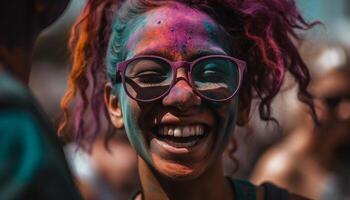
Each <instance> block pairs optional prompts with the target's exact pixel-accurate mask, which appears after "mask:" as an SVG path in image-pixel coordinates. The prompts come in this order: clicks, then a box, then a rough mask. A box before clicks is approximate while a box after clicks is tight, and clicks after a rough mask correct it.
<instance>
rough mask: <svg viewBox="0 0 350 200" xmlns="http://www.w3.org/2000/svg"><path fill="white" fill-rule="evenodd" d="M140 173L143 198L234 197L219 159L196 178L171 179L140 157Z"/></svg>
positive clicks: (208, 198)
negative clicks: (153, 168)
mask: <svg viewBox="0 0 350 200" xmlns="http://www.w3.org/2000/svg"><path fill="white" fill-rule="evenodd" d="M138 166H139V173H140V179H141V185H142V189H143V191H142V192H143V194H142V196H143V198H144V199H145V200H149V199H207V200H214V199H233V196H234V195H233V190H232V189H231V186H230V183H229V182H228V181H227V179H226V178H225V176H224V174H223V169H222V162H221V160H220V159H219V160H218V161H217V163H214V164H213V165H212V166H211V167H209V168H208V169H207V170H206V172H204V174H202V175H201V176H200V177H198V178H196V179H194V180H181V181H179V180H171V179H169V178H166V177H164V176H162V175H159V174H158V173H156V172H154V171H152V170H151V168H150V166H149V165H148V164H147V163H146V162H145V161H144V160H143V159H141V158H139V163H138Z"/></svg>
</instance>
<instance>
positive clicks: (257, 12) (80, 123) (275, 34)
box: [59, 0, 316, 146]
mask: <svg viewBox="0 0 350 200" xmlns="http://www.w3.org/2000/svg"><path fill="white" fill-rule="evenodd" d="M122 2H124V1H116V0H88V1H87V4H86V6H85V9H84V10H83V12H82V14H81V15H80V17H79V19H78V20H77V22H76V24H75V25H74V28H73V30H72V33H71V40H70V48H71V50H72V61H73V64H72V70H71V73H70V75H69V81H68V89H67V91H66V93H65V95H64V97H63V99H62V101H61V107H62V109H63V111H64V118H63V121H62V123H61V125H60V128H59V133H60V134H62V133H63V129H64V128H66V127H67V126H69V125H73V126H74V131H73V132H74V135H75V137H76V141H77V142H78V143H79V144H80V145H82V146H83V145H84V144H90V142H92V141H93V140H94V138H95V137H96V135H97V134H98V133H100V132H101V130H102V127H101V121H104V120H106V119H101V114H104V116H106V117H107V114H106V108H105V107H104V105H103V85H104V84H105V82H106V81H107V77H106V65H105V62H104V60H105V56H106V51H107V46H108V38H109V37H110V34H111V26H112V21H113V16H115V15H114V14H113V10H116V8H118V7H119V6H120V5H121V3H122ZM164 2H166V1H159V0H158V1H154V0H153V1H150V0H138V1H137V0H130V1H127V3H130V4H133V5H135V6H140V5H144V6H150V5H153V6H154V5H157V4H160V3H164ZM178 2H182V3H184V4H187V5H189V6H191V7H193V8H195V9H199V10H202V11H204V12H206V13H207V14H209V15H210V16H212V17H213V18H214V19H215V20H216V21H217V22H219V23H220V24H221V25H222V26H224V27H225V28H226V30H227V31H228V32H229V33H230V34H231V35H232V38H233V40H234V44H232V46H233V47H235V49H238V50H236V51H235V55H234V56H237V57H239V58H241V59H243V60H245V61H246V62H247V65H248V73H247V74H246V75H245V78H244V81H243V86H242V88H241V92H240V98H241V102H242V104H243V105H245V104H246V105H247V106H248V104H250V102H249V101H248V99H249V98H250V97H252V96H255V95H256V96H257V97H258V99H259V114H260V117H261V119H263V120H275V119H274V118H273V117H272V116H271V102H272V100H273V98H274V97H275V96H276V94H277V93H278V92H279V90H280V88H281V85H282V83H283V80H284V77H285V73H286V72H287V71H289V72H290V73H291V74H292V76H293V77H294V79H295V80H296V82H297V84H298V86H299V93H298V97H299V99H300V100H301V101H302V102H304V103H306V104H307V105H308V106H309V107H310V109H311V111H312V116H313V117H315V112H314V107H313V102H312V97H311V95H310V94H309V93H308V92H307V90H306V88H307V85H308V83H309V81H310V77H309V73H308V70H307V68H306V66H305V64H304V63H303V61H302V59H301V58H300V55H299V53H298V51H297V48H296V47H295V44H294V42H295V41H299V39H301V38H299V36H298V34H297V33H296V32H295V30H297V29H299V30H305V29H309V28H311V27H312V26H314V25H315V23H310V24H309V23H307V22H305V21H304V19H303V18H302V17H301V15H300V13H299V12H298V10H297V8H296V6H295V3H294V1H292V0H264V1H262V0H216V1H214V0H212V1H209V0H207V1H206V0H204V1H203V0H200V1H199V0H192V1H187V0H179V1H178ZM109 78H111V77H109ZM73 101H74V103H72V102H73ZM71 104H73V105H71ZM107 118H108V117H107ZM314 119H316V118H314ZM107 120H108V121H109V119H107ZM111 127H112V126H111V125H110V123H109V124H108V129H109V130H112V129H111Z"/></svg>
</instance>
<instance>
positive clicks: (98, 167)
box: [65, 132, 139, 200]
mask: <svg viewBox="0 0 350 200" xmlns="http://www.w3.org/2000/svg"><path fill="white" fill-rule="evenodd" d="M106 137H107V135H106V134H101V135H99V136H98V138H97V139H96V141H95V143H94V144H93V146H92V147H91V153H90V154H89V153H88V152H87V151H85V150H83V149H77V145H76V144H74V143H73V144H70V145H68V146H67V148H66V149H65V152H66V155H67V157H68V161H69V163H70V166H71V168H72V171H73V173H74V175H75V176H76V178H77V183H78V187H79V189H80V192H81V194H82V196H83V198H84V199H85V200H95V199H96V200H97V199H103V200H112V199H118V200H122V199H128V198H129V197H130V196H131V195H132V193H133V192H134V191H135V190H136V188H138V187H139V183H138V182H139V179H138V173H137V155H136V152H135V150H134V149H133V148H132V147H131V145H130V143H129V141H128V139H127V137H126V134H125V133H122V132H118V133H116V134H113V135H111V137H109V138H108V141H106V139H107V138H106ZM106 142H107V143H106Z"/></svg>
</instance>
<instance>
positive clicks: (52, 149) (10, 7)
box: [0, 0, 80, 200]
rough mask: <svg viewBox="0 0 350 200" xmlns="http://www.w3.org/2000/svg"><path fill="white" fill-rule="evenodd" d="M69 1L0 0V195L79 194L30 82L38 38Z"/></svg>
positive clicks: (58, 196)
mask: <svg viewBox="0 0 350 200" xmlns="http://www.w3.org/2000/svg"><path fill="white" fill-rule="evenodd" d="M67 4H68V0H55V1H42V0H31V1H28V0H13V1H1V2H0V133H1V134H0V199H4V200H7V199H80V195H79V193H78V191H77V190H76V187H75V185H74V182H73V179H72V178H71V174H70V172H69V169H68V166H67V163H66V161H65V157H64V154H63V151H62V149H61V146H60V144H59V142H58V140H57V138H56V136H55V131H54V129H53V127H52V126H51V124H50V121H49V118H48V117H47V116H46V115H45V114H44V113H43V111H42V109H41V107H40V106H39V104H38V103H37V102H36V100H35V98H34V97H33V96H32V94H31V92H30V91H29V89H28V87H27V84H28V79H29V73H30V68H31V56H32V50H33V46H34V42H35V40H36V38H37V36H38V35H39V33H40V31H41V30H43V29H44V28H46V27H47V26H49V25H50V24H52V23H53V22H54V21H55V20H56V19H57V18H58V17H59V16H60V15H61V14H62V12H63V11H64V9H65V8H66V6H67Z"/></svg>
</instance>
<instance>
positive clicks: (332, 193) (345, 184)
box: [252, 45, 350, 200]
mask: <svg viewBox="0 0 350 200" xmlns="http://www.w3.org/2000/svg"><path fill="white" fill-rule="evenodd" d="M309 50H310V49H309ZM309 50H308V51H309ZM348 58H349V57H348V56H347V53H346V49H345V48H344V47H342V46H338V45H333V46H326V47H323V48H322V50H321V51H319V53H317V55H316V56H315V55H311V57H309V58H306V59H307V61H309V63H310V64H311V65H310V66H311V67H313V70H314V73H313V74H314V80H313V81H312V84H311V85H310V91H311V92H312V94H313V95H314V96H315V105H316V112H317V116H318V118H319V120H320V126H319V127H317V126H315V125H314V123H313V121H312V120H311V119H309V118H308V116H307V115H306V113H305V110H301V111H300V118H299V119H293V120H298V121H300V122H301V123H300V124H299V126H298V127H297V129H296V130H294V131H293V132H292V133H290V134H289V135H288V136H287V137H286V138H285V139H284V140H283V141H282V142H281V143H279V144H277V145H276V146H275V147H273V148H272V149H270V150H269V151H267V153H265V154H264V155H263V156H262V158H261V159H260V161H259V162H258V164H257V166H256V168H255V170H254V172H253V175H252V180H253V182H255V183H257V184H258V183H261V182H264V181H271V182H273V183H275V184H278V185H281V186H283V187H286V188H288V189H289V190H290V191H292V192H296V193H299V194H303V195H304V196H307V197H309V198H313V199H332V200H338V199H339V200H340V199H350V63H349V59H348ZM322 65H324V67H323V66H322ZM325 68H326V70H323V69H325ZM330 68H331V69H330Z"/></svg>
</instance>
